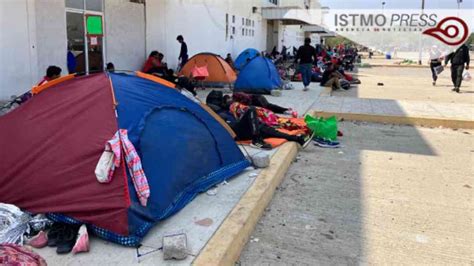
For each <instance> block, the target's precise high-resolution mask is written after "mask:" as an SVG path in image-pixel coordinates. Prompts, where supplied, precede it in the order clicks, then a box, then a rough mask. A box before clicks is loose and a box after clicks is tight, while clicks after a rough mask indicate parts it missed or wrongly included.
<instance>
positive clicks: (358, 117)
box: [310, 111, 474, 129]
mask: <svg viewBox="0 0 474 266" xmlns="http://www.w3.org/2000/svg"><path fill="white" fill-rule="evenodd" d="M310 113H312V114H314V115H315V116H322V117H330V116H336V117H337V118H339V119H341V118H342V119H344V120H352V121H365V122H373V123H388V124H399V125H410V126H424V127H445V128H452V129H458V128H463V129H474V121H473V120H461V119H454V118H437V117H406V116H391V115H373V114H357V113H335V112H324V111H312V112H310Z"/></svg>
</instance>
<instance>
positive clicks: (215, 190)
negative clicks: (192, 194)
mask: <svg viewBox="0 0 474 266" xmlns="http://www.w3.org/2000/svg"><path fill="white" fill-rule="evenodd" d="M206 194H207V195H209V196H215V195H217V188H211V189H209V190H208V191H207V192H206Z"/></svg>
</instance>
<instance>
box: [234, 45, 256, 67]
mask: <svg viewBox="0 0 474 266" xmlns="http://www.w3.org/2000/svg"><path fill="white" fill-rule="evenodd" d="M259 55H260V52H259V51H257V49H253V48H248V49H245V50H244V51H242V52H241V53H240V54H239V55H238V56H237V58H236V59H235V62H234V67H235V69H237V70H239V71H240V70H242V69H243V68H244V67H245V65H247V63H248V62H250V61H252V59H254V58H255V57H257V56H259Z"/></svg>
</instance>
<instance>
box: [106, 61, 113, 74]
mask: <svg viewBox="0 0 474 266" xmlns="http://www.w3.org/2000/svg"><path fill="white" fill-rule="evenodd" d="M105 70H107V71H108V72H115V66H114V63H112V62H108V63H107V66H106V67H105Z"/></svg>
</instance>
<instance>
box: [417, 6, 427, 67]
mask: <svg viewBox="0 0 474 266" xmlns="http://www.w3.org/2000/svg"><path fill="white" fill-rule="evenodd" d="M424 11H425V0H421V14H422V15H423V13H424ZM419 50H420V51H419V54H418V65H421V64H422V58H423V39H422V34H420V42H419Z"/></svg>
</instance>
